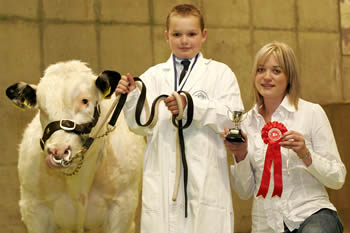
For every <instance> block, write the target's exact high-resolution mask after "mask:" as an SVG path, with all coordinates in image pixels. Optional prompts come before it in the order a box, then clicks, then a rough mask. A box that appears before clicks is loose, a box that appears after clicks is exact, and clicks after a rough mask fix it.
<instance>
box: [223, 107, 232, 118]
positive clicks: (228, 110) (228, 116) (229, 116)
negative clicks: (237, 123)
mask: <svg viewBox="0 0 350 233" xmlns="http://www.w3.org/2000/svg"><path fill="white" fill-rule="evenodd" d="M225 107H226V108H227V112H226V115H227V118H228V119H230V121H233V119H231V116H232V114H233V111H232V110H230V108H229V107H228V106H227V105H225ZM229 113H230V114H229Z"/></svg>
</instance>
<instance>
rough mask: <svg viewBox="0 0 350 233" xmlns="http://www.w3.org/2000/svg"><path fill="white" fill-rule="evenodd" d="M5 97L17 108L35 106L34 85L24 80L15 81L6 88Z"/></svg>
mask: <svg viewBox="0 0 350 233" xmlns="http://www.w3.org/2000/svg"><path fill="white" fill-rule="evenodd" d="M6 95H7V97H8V98H9V99H10V100H11V101H12V102H13V103H14V104H15V105H16V106H17V107H19V108H21V109H25V108H26V107H27V108H32V107H35V106H36V86H35V85H29V84H26V83H24V82H19V83H15V84H13V85H11V86H9V87H8V88H7V89H6Z"/></svg>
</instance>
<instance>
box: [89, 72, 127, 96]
mask: <svg viewBox="0 0 350 233" xmlns="http://www.w3.org/2000/svg"><path fill="white" fill-rule="evenodd" d="M120 78H121V76H120V74H119V73H118V72H116V71H111V70H105V71H103V72H102V73H101V74H100V75H99V76H98V77H97V79H96V81H95V83H96V87H97V88H98V89H99V90H100V91H101V92H102V94H103V96H104V97H105V98H110V97H111V96H112V94H113V93H114V91H115V89H116V87H117V85H118V82H119V80H120Z"/></svg>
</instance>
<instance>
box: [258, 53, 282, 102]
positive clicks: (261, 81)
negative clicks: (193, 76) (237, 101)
mask: <svg viewBox="0 0 350 233" xmlns="http://www.w3.org/2000/svg"><path fill="white" fill-rule="evenodd" d="M287 85H288V78H287V76H286V74H285V73H284V72H283V71H282V68H281V67H280V65H279V63H278V61H277V59H276V58H275V57H274V56H273V55H270V56H268V57H267V58H266V59H265V63H258V66H257V70H256V74H255V88H256V89H257V91H258V92H259V94H260V95H261V96H263V98H264V102H265V101H266V100H268V99H269V100H273V101H276V100H278V101H281V102H282V100H283V98H284V96H285V94H286V89H287Z"/></svg>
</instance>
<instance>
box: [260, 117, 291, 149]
mask: <svg viewBox="0 0 350 233" xmlns="http://www.w3.org/2000/svg"><path fill="white" fill-rule="evenodd" d="M285 132H287V128H286V127H285V126H284V125H283V124H282V123H280V122H278V121H273V122H268V123H267V124H265V126H264V128H262V130H261V137H262V139H263V141H264V143H265V144H274V143H278V142H280V141H281V140H282V135H283V134H284V133H285Z"/></svg>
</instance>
